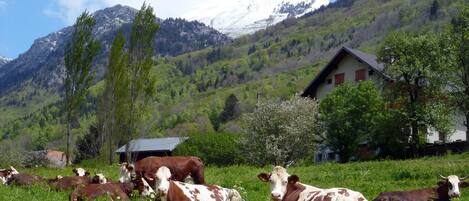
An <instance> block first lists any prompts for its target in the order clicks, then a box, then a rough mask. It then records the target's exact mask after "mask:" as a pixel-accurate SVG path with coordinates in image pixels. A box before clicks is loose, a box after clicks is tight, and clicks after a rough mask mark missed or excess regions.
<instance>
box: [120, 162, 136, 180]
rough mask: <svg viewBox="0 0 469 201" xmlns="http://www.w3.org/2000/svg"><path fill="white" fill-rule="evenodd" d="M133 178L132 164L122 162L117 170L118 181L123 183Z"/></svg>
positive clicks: (133, 169)
mask: <svg viewBox="0 0 469 201" xmlns="http://www.w3.org/2000/svg"><path fill="white" fill-rule="evenodd" d="M132 179H135V168H134V165H133V164H128V163H122V164H121V167H120V172H119V182H121V183H125V182H129V181H131V180H132Z"/></svg>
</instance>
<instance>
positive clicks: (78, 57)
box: [64, 11, 100, 164]
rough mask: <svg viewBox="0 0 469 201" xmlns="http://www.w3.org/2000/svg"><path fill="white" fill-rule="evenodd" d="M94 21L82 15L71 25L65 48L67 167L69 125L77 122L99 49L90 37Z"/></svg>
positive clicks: (88, 16) (92, 76)
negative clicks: (70, 33) (71, 28)
mask: <svg viewBox="0 0 469 201" xmlns="http://www.w3.org/2000/svg"><path fill="white" fill-rule="evenodd" d="M94 25H95V20H94V19H93V16H91V15H90V14H89V13H88V12H87V11H85V12H83V13H82V14H81V15H80V16H79V17H78V18H77V21H76V23H75V25H74V26H73V34H72V37H71V39H70V41H69V42H68V43H67V45H66V47H65V80H64V83H65V110H66V121H67V150H66V155H67V164H70V157H71V155H70V152H71V150H70V149H71V147H70V146H71V144H72V128H73V126H72V124H73V121H78V119H79V113H80V105H81V104H82V102H83V100H84V99H85V97H86V94H87V93H88V88H89V87H90V86H91V84H92V81H93V79H94V71H93V70H92V64H93V59H94V57H95V56H96V54H97V53H98V51H99V49H100V45H99V42H97V41H96V40H95V39H94V38H93V35H92V30H93V27H94Z"/></svg>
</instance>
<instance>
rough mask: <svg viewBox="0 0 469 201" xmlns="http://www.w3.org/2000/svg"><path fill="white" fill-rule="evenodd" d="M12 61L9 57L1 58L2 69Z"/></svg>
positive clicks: (0, 66)
mask: <svg viewBox="0 0 469 201" xmlns="http://www.w3.org/2000/svg"><path fill="white" fill-rule="evenodd" d="M10 61H11V59H10V58H8V57H4V56H0V68H2V66H3V65H5V64H6V63H8V62H10Z"/></svg>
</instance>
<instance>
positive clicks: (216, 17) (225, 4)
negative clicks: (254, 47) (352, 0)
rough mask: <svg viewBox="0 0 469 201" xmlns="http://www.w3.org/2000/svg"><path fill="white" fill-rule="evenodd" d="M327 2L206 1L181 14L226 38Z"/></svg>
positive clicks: (311, 9) (311, 0)
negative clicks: (217, 31) (211, 28)
mask: <svg viewBox="0 0 469 201" xmlns="http://www.w3.org/2000/svg"><path fill="white" fill-rule="evenodd" d="M330 1H331V0H230V1H222V3H220V1H219V0H210V1H207V2H206V3H204V4H202V5H200V6H198V7H197V8H195V9H194V10H192V11H191V12H189V13H187V14H185V15H183V18H186V19H188V20H197V21H200V22H203V23H205V24H206V25H209V26H211V27H213V28H215V29H217V30H219V31H220V32H222V33H224V34H227V35H229V36H230V37H238V36H241V35H244V34H250V33H253V32H255V31H257V30H260V29H265V28H267V27H268V26H271V25H274V24H276V23H278V22H281V21H282V20H284V19H286V18H287V17H299V16H302V15H304V14H306V13H308V12H311V11H314V10H316V9H318V8H320V7H321V6H323V5H324V6H325V5H327V4H329V2H330Z"/></svg>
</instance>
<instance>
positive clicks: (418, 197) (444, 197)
mask: <svg viewBox="0 0 469 201" xmlns="http://www.w3.org/2000/svg"><path fill="white" fill-rule="evenodd" d="M441 177H442V179H443V180H442V181H440V182H438V186H437V187H434V188H424V189H418V190H411V191H396V192H384V193H380V194H379V196H378V197H377V198H375V199H374V200H373V201H410V200H412V201H428V200H434V201H449V200H451V198H455V197H460V196H461V192H460V191H459V187H462V188H464V187H468V186H469V183H468V182H465V181H464V179H465V177H463V178H459V177H458V176H455V175H451V176H448V177H443V176H441Z"/></svg>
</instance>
